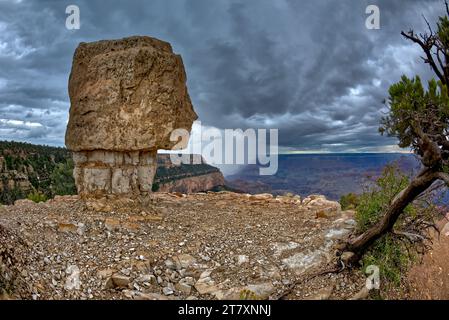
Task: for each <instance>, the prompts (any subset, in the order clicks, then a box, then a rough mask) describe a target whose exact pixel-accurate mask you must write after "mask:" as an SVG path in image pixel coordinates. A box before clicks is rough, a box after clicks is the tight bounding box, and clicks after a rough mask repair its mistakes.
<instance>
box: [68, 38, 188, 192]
mask: <svg viewBox="0 0 449 320" xmlns="http://www.w3.org/2000/svg"><path fill="white" fill-rule="evenodd" d="M69 95H70V103H71V107H70V117H69V123H68V126H67V132H66V145H67V147H68V148H69V149H70V150H71V151H73V159H74V162H75V170H74V176H75V181H76V185H77V188H78V192H79V193H80V194H81V195H89V194H108V193H112V194H136V193H145V192H150V191H151V186H152V182H153V178H154V174H155V171H156V153H157V150H158V149H171V148H172V147H173V146H174V145H175V144H177V143H178V141H170V135H171V133H172V131H173V130H175V129H186V130H188V131H190V130H191V126H192V123H193V121H194V120H196V119H197V115H196V113H195V111H194V110H193V107H192V103H191V101H190V97H189V94H188V92H187V87H186V74H185V71H184V65H183V62H182V59H181V57H180V56H179V55H176V54H174V53H173V50H172V48H171V46H170V44H169V43H167V42H163V41H160V40H157V39H153V38H150V37H130V38H125V39H121V40H111V41H98V42H92V43H81V44H80V45H79V46H78V48H77V49H76V51H75V55H74V59H73V66H72V72H71V75H70V80H69ZM178 146H179V144H178Z"/></svg>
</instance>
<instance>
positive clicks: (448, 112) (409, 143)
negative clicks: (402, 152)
mask: <svg viewBox="0 0 449 320" xmlns="http://www.w3.org/2000/svg"><path fill="white" fill-rule="evenodd" d="M389 105H390V113H389V115H388V116H387V117H384V118H383V119H382V122H381V127H380V128H379V131H380V132H381V133H382V134H387V135H389V136H395V137H397V138H398V139H399V146H400V147H401V148H406V147H412V148H414V150H415V151H417V150H418V149H419V148H418V145H417V139H418V137H419V130H427V131H429V130H430V128H429V126H428V123H433V124H438V123H442V124H445V123H447V122H448V120H449V97H448V91H447V88H446V86H445V85H442V84H441V82H439V81H438V82H437V81H436V80H433V79H432V80H431V81H429V84H428V89H427V90H426V89H425V88H424V87H423V85H422V83H421V79H420V78H419V77H418V76H417V77H416V78H414V79H409V78H407V77H406V76H402V78H401V81H399V82H398V83H396V84H393V85H392V86H391V87H390V89H389ZM444 129H445V126H441V127H440V126H434V128H433V129H432V130H433V131H435V132H427V133H433V134H439V133H441V132H440V131H441V130H444Z"/></svg>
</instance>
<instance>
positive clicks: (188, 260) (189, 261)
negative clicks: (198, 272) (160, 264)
mask: <svg viewBox="0 0 449 320" xmlns="http://www.w3.org/2000/svg"><path fill="white" fill-rule="evenodd" d="M174 262H175V264H176V269H177V270H181V269H187V268H188V267H190V266H191V265H193V264H195V263H196V259H195V258H194V257H192V256H191V255H189V254H180V255H178V256H176V257H175V258H174ZM167 267H168V266H167Z"/></svg>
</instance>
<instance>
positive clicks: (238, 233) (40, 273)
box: [0, 192, 365, 300]
mask: <svg viewBox="0 0 449 320" xmlns="http://www.w3.org/2000/svg"><path fill="white" fill-rule="evenodd" d="M353 226H354V220H353V219H352V212H342V211H341V210H340V206H339V204H338V203H336V202H331V201H328V200H326V199H325V198H324V197H322V196H310V197H308V198H306V199H300V198H299V197H277V198H273V197H272V196H271V195H267V194H262V195H255V196H249V195H244V194H236V193H230V192H220V193H207V194H205V193H203V194H192V195H183V194H177V193H176V194H164V193H158V194H153V195H151V196H150V197H148V198H146V199H140V200H139V201H136V200H134V201H133V200H125V199H99V200H95V201H87V202H85V201H82V200H80V199H79V198H78V197H76V196H71V197H57V198H56V199H54V200H50V201H48V202H46V203H39V204H35V203H33V202H31V201H28V200H21V201H18V202H16V204H15V205H14V206H4V207H2V208H0V238H1V240H2V241H1V243H0V267H1V269H0V289H1V288H2V287H3V298H13V299H14V298H19V299H147V300H151V299H276V298H279V297H281V296H282V297H283V298H284V299H347V298H350V297H353V296H354V295H355V294H356V293H358V292H359V291H360V290H361V289H362V288H363V286H364V283H365V278H364V276H363V275H360V274H358V273H357V272H351V273H349V272H342V273H339V274H324V275H319V276H315V277H311V276H310V275H313V274H315V272H317V271H322V270H325V269H326V268H328V267H329V266H333V265H334V264H335V261H336V258H335V252H336V249H335V246H336V244H338V242H339V241H343V240H344V239H345V238H346V237H347V236H348V235H349V233H350V232H351V230H352V228H353ZM294 283H297V285H296V286H292V284H294ZM0 294H1V292H0Z"/></svg>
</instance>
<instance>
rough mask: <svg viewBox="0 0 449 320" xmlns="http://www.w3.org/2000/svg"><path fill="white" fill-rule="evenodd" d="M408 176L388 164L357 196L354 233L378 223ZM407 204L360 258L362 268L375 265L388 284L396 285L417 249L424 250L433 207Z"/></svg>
mask: <svg viewBox="0 0 449 320" xmlns="http://www.w3.org/2000/svg"><path fill="white" fill-rule="evenodd" d="M408 183H409V177H408V176H407V175H405V174H404V173H402V172H401V171H400V169H399V168H398V167H397V166H395V165H388V166H387V167H385V169H384V170H383V173H382V175H381V176H380V177H379V178H377V179H376V180H375V181H374V184H373V185H371V186H370V187H369V188H368V190H367V191H366V192H364V193H363V194H361V195H360V197H359V199H358V205H357V208H356V216H355V218H356V221H357V231H358V232H360V233H361V232H364V231H366V230H368V229H369V228H370V227H371V226H373V225H374V224H375V223H377V222H378V221H379V220H380V219H381V218H382V217H383V214H384V213H385V210H386V209H387V208H388V206H389V205H390V203H391V202H392V201H393V199H394V198H395V197H396V196H397V195H398V194H399V192H400V191H401V190H402V189H403V188H404V187H406V186H407V185H408ZM425 203H426V204H425V205H423V204H422V203H420V202H419V201H417V202H415V203H413V204H410V205H409V206H407V207H406V209H405V210H404V213H403V214H402V215H401V217H400V218H399V219H398V221H397V222H396V224H395V226H394V230H393V231H392V232H390V233H387V234H386V235H384V236H383V237H382V238H380V239H378V240H377V241H376V242H375V243H374V244H373V245H372V247H371V248H370V249H369V251H368V252H367V253H366V254H365V255H364V257H363V259H362V265H363V268H364V269H365V268H366V267H367V266H369V265H376V266H378V267H379V269H380V273H381V277H382V278H383V279H384V280H386V281H387V282H388V283H391V284H393V285H399V284H400V281H401V278H402V275H403V274H405V272H406V271H407V268H408V267H409V266H410V264H411V263H412V262H413V260H414V259H415V258H416V256H417V253H418V252H419V248H422V247H425V243H424V242H425V239H426V238H427V232H428V226H424V225H423V224H422V222H423V221H433V218H432V217H433V215H434V209H435V208H434V207H433V206H432V205H429V204H428V202H425Z"/></svg>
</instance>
